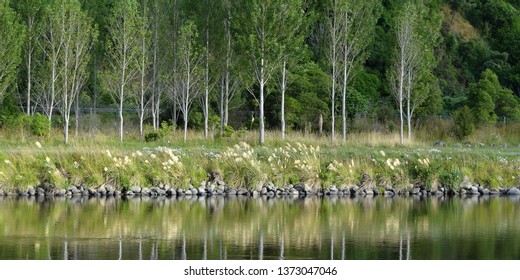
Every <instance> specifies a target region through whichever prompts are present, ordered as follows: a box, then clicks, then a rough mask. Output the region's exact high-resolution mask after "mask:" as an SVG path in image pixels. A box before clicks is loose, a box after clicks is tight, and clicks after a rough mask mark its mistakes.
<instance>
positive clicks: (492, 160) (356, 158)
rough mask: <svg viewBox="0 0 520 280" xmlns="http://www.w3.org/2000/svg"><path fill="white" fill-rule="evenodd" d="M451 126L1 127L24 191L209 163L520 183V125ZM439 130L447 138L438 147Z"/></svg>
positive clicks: (146, 176)
mask: <svg viewBox="0 0 520 280" xmlns="http://www.w3.org/2000/svg"><path fill="white" fill-rule="evenodd" d="M358 126H362V124H358ZM449 127H450V124H449V122H447V121H438V122H434V121H431V122H425V124H424V125H422V126H418V127H417V128H416V131H415V138H414V139H413V141H409V142H406V143H405V145H399V135H398V134H397V133H393V132H377V131H364V132H363V131H360V130H359V131H358V130H354V131H352V132H351V133H349V135H348V139H347V141H346V143H344V144H343V143H342V141H341V139H340V138H339V137H338V138H337V139H335V144H331V139H330V137H327V136H320V135H317V134H304V133H302V132H291V133H289V134H288V135H287V137H286V139H287V140H286V141H285V142H284V141H282V140H281V137H280V132H277V131H268V132H267V133H266V142H265V145H264V146H259V145H258V139H257V138H258V135H257V133H256V132H249V131H246V132H244V133H235V135H233V136H232V137H222V138H214V139H208V140H206V139H204V136H203V134H202V133H201V132H197V131H189V133H188V139H189V140H188V141H187V142H184V141H183V139H182V134H181V132H180V131H172V133H168V134H167V135H166V136H164V137H163V138H161V139H160V140H158V141H156V142H149V143H147V142H140V141H139V140H138V138H139V137H138V134H137V133H136V132H134V131H135V130H129V131H128V132H127V133H125V141H124V142H123V143H120V142H119V141H118V140H117V139H118V137H117V135H118V134H117V131H114V130H108V131H110V132H108V133H99V132H95V131H94V132H91V133H85V132H82V133H81V134H80V137H78V138H74V137H73V138H72V139H71V144H69V145H67V146H65V145H64V144H63V140H62V139H61V133H60V131H59V130H55V131H53V133H51V135H52V136H48V137H31V136H27V135H24V137H21V136H20V133H19V132H17V131H9V130H0V145H1V148H0V188H3V189H5V190H8V191H16V190H17V189H26V188H28V187H36V186H39V185H42V184H43V183H49V184H51V185H53V186H54V187H56V188H67V187H68V186H70V185H71V184H74V185H84V186H88V187H94V188H95V187H98V186H101V185H103V184H112V185H115V186H116V187H117V188H119V189H121V190H126V189H128V188H130V187H132V186H135V185H139V186H144V187H149V186H155V185H157V184H159V183H163V184H169V185H172V186H174V187H176V188H187V187H189V186H190V185H192V186H198V185H199V184H200V183H201V182H203V181H206V180H207V179H208V178H207V174H208V173H209V172H213V173H216V174H220V175H221V176H222V177H223V179H224V181H226V183H228V184H229V185H230V187H234V188H248V189H258V188H259V187H261V186H262V185H263V184H264V183H266V182H273V183H275V185H277V186H286V185H288V184H296V183H303V184H306V185H307V186H309V187H312V188H314V189H319V188H322V187H328V186H331V185H336V186H349V185H359V184H360V178H361V176H362V175H363V174H367V175H369V176H370V177H371V178H372V179H373V180H374V183H375V186H376V187H381V188H384V187H388V186H392V187H395V188H399V189H408V188H411V187H412V186H425V187H427V188H437V187H439V186H445V187H449V188H454V189H456V188H458V187H459V185H460V183H461V181H462V180H463V179H466V180H471V181H472V182H474V183H478V184H481V185H482V186H486V187H490V188H499V187H510V186H516V185H518V184H519V183H520V181H519V179H520V159H519V155H520V153H519V152H518V149H517V148H516V147H517V146H516V145H517V143H518V136H517V135H518V133H517V132H518V131H520V126H519V125H516V124H510V125H497V126H495V127H491V128H489V127H488V128H483V129H481V130H478V131H476V132H475V133H474V134H473V135H472V136H470V137H469V138H468V139H467V140H466V141H464V142H461V147H457V146H455V144H456V143H458V141H457V140H455V139H453V138H452V136H451V135H450V134H449V133H448V132H446V131H449ZM436 140H443V141H445V143H446V145H447V146H445V147H433V146H432V143H433V142H435V141H436ZM36 142H38V143H40V145H41V147H40V145H37V144H36ZM467 144H469V145H471V148H469V146H466V145H467Z"/></svg>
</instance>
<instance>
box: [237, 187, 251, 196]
mask: <svg viewBox="0 0 520 280" xmlns="http://www.w3.org/2000/svg"><path fill="white" fill-rule="evenodd" d="M237 194H238V195H249V191H247V190H246V189H244V188H241V189H239V190H238V192H237Z"/></svg>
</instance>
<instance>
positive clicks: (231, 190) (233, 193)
mask: <svg viewBox="0 0 520 280" xmlns="http://www.w3.org/2000/svg"><path fill="white" fill-rule="evenodd" d="M226 193H227V194H228V195H236V194H237V191H236V190H234V189H230V190H228V191H227V192H226Z"/></svg>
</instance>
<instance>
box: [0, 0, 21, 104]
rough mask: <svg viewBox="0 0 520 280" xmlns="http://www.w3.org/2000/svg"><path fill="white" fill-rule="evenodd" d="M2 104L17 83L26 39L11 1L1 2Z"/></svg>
mask: <svg viewBox="0 0 520 280" xmlns="http://www.w3.org/2000/svg"><path fill="white" fill-rule="evenodd" d="M0 38H1V39H0V61H1V63H0V103H1V102H2V99H3V98H4V95H5V94H6V92H7V90H8V89H9V87H11V86H12V85H13V84H14V83H15V81H16V74H17V70H18V69H17V68H18V65H19V64H20V62H21V51H22V46H23V44H24V41H25V39H26V30H25V27H24V26H23V25H22V24H21V23H20V22H19V19H18V17H17V14H16V13H15V12H14V11H13V9H12V8H11V7H9V1H6V0H0Z"/></svg>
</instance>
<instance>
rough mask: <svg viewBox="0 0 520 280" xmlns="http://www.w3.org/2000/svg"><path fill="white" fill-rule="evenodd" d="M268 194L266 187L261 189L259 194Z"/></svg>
mask: <svg viewBox="0 0 520 280" xmlns="http://www.w3.org/2000/svg"><path fill="white" fill-rule="evenodd" d="M267 192H268V190H267V188H266V187H262V189H261V190H260V194H261V195H266V194H267Z"/></svg>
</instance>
